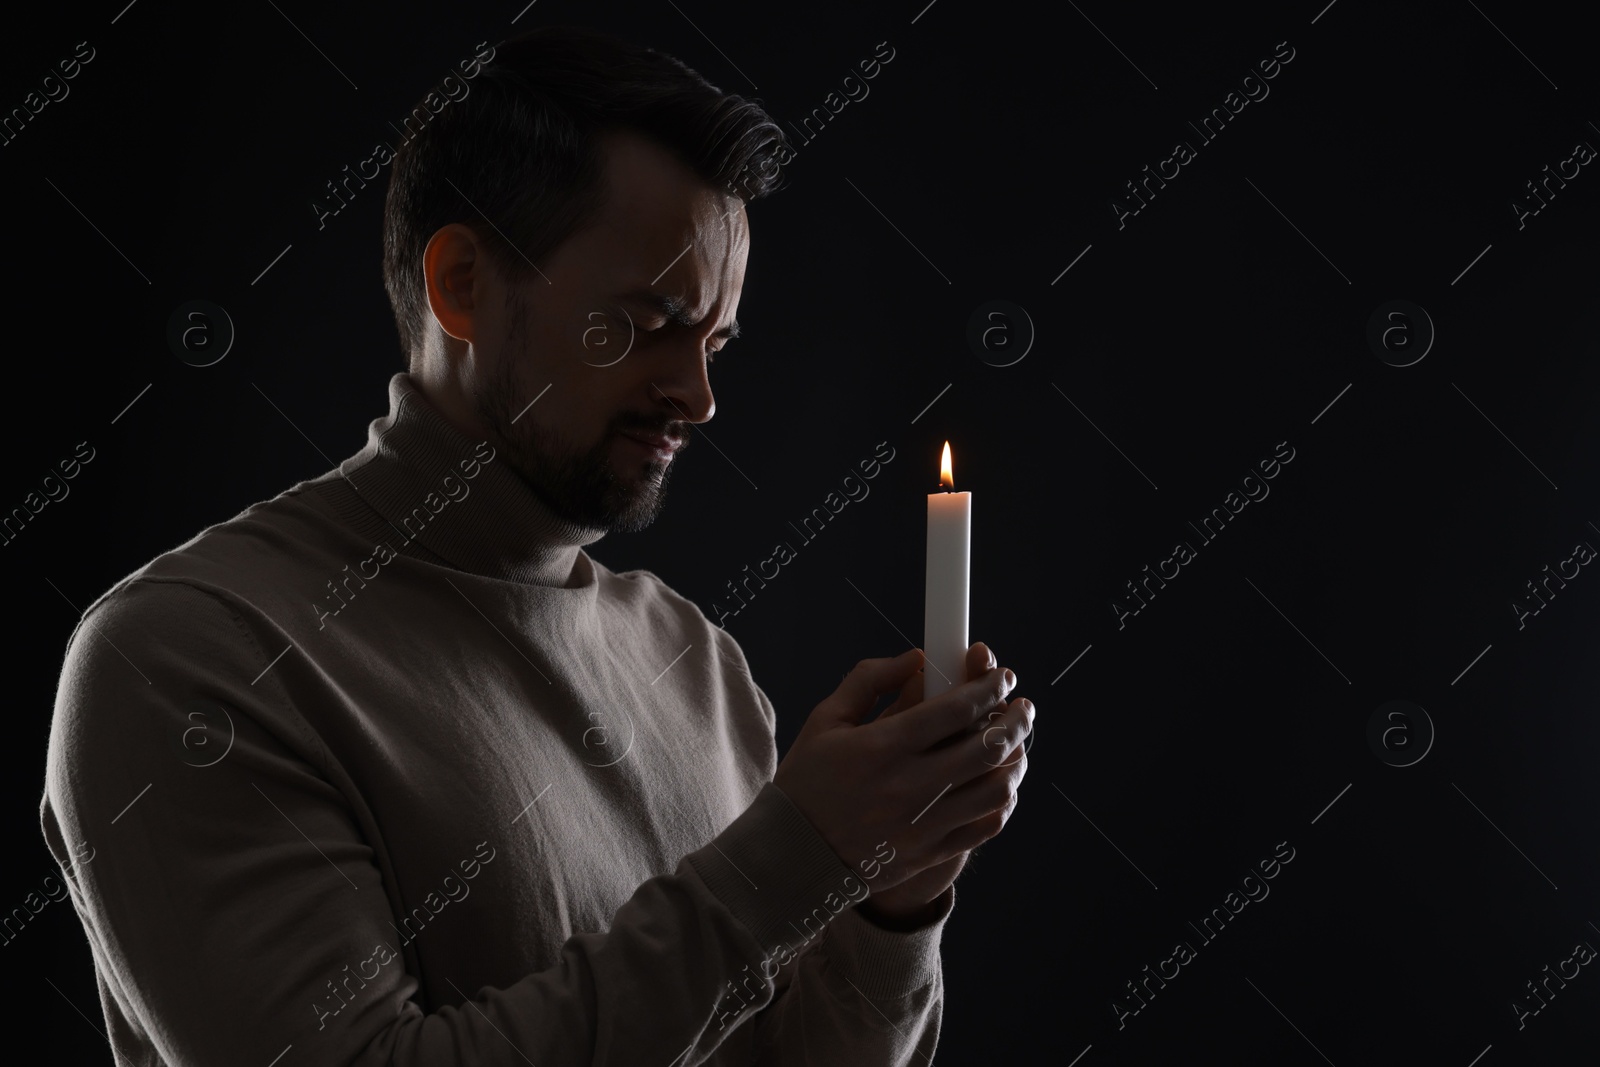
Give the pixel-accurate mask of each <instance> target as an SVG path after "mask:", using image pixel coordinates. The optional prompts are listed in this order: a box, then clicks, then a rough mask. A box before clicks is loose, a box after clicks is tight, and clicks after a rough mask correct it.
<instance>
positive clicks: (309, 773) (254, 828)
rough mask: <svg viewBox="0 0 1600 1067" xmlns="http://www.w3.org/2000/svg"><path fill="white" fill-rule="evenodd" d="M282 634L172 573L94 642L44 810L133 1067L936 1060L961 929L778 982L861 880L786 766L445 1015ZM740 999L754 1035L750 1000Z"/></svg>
mask: <svg viewBox="0 0 1600 1067" xmlns="http://www.w3.org/2000/svg"><path fill="white" fill-rule="evenodd" d="M280 645H283V646H287V645H288V640H287V638H285V637H283V636H282V634H281V632H279V631H275V630H274V629H273V628H272V626H271V623H270V620H263V619H257V618H254V617H253V616H252V617H249V618H247V617H246V616H245V615H244V614H241V613H240V612H238V611H235V610H234V609H233V608H232V607H231V606H230V605H229V603H228V602H227V601H226V600H225V598H224V597H223V596H222V595H220V593H217V592H210V591H206V590H202V589H199V588H196V587H192V586H190V585H187V584H183V583H179V582H175V581H162V580H150V579H141V580H138V581H133V582H130V583H127V584H124V585H122V586H120V587H118V588H117V589H116V590H114V591H113V592H112V593H110V594H108V595H107V596H105V597H102V598H101V599H100V600H99V601H97V602H96V604H95V605H94V606H93V607H91V609H90V611H89V612H88V613H86V614H85V616H84V618H83V619H82V620H81V621H80V623H79V625H78V627H77V629H76V631H75V632H74V634H73V637H72V640H71V642H70V643H69V646H68V649H67V655H66V659H65V662H64V665H63V669H62V674H61V678H60V684H59V687H58V691H57V697H56V704H55V717H54V720H53V723H52V728H51V735H50V746H49V753H48V757H47V766H46V775H45V792H44V797H43V800H42V802H41V821H42V824H43V830H44V835H45V839H46V842H47V844H48V845H49V847H50V849H51V851H52V853H53V854H54V856H55V858H56V860H57V862H58V863H60V864H61V866H62V868H63V872H64V876H65V878H66V879H67V881H68V885H69V889H70V892H71V895H72V899H73V903H74V907H75V908H76V909H77V911H78V914H79V917H80V919H81V921H82V922H83V925H84V927H85V931H86V933H87V934H88V937H89V941H90V944H91V946H92V947H93V948H94V956H95V960H96V966H97V969H98V971H99V977H100V984H101V993H102V1002H103V1007H104V1008H105V1010H106V1013H107V1015H108V1016H114V1018H115V1025H114V1028H113V1029H114V1031H115V1032H116V1033H117V1034H119V1035H121V1040H119V1041H118V1042H117V1048H116V1050H115V1053H116V1056H117V1062H118V1063H119V1064H133V1063H139V1064H140V1065H141V1067H145V1065H150V1064H162V1065H167V1067H210V1065H213V1064H225V1063H226V1064H233V1063H241V1064H248V1063H261V1064H267V1063H278V1064H281V1065H283V1067H289V1065H291V1064H317V1065H329V1067H369V1065H370V1067H376V1065H379V1064H383V1065H389V1067H468V1065H476V1067H491V1065H492V1067H501V1065H504V1067H521V1065H523V1064H527V1063H536V1064H538V1065H539V1067H576V1065H579V1064H584V1065H607V1067H621V1065H635V1064H650V1063H660V1064H663V1065H671V1067H694V1065H696V1064H707V1065H716V1067H723V1065H728V1067H731V1065H733V1064H745V1063H755V1062H762V1063H772V1064H800V1063H804V1062H807V1056H808V1050H809V1055H810V1056H811V1057H812V1061H813V1062H819V1063H820V1062H827V1063H852V1064H863V1065H867V1064H878V1063H884V1064H901V1063H909V1062H912V1059H911V1057H913V1056H916V1055H917V1053H918V1051H921V1052H922V1054H923V1055H927V1054H928V1053H930V1052H931V1049H932V1042H933V1041H934V1040H935V1038H936V1036H937V1026H938V1012H939V1003H940V1001H939V995H940V992H941V991H942V984H941V982H940V977H939V972H938V956H937V928H938V926H939V925H940V924H941V923H942V920H940V923H936V924H934V926H933V927H929V928H927V929H924V930H921V931H912V932H910V933H894V932H891V931H886V930H880V929H877V928H876V927H874V926H872V925H871V924H870V923H868V922H867V921H866V920H865V919H863V918H862V917H860V916H858V915H855V914H854V913H850V914H839V915H837V916H836V917H835V918H834V919H833V921H832V922H830V923H828V924H827V926H828V929H827V933H826V937H821V938H819V939H818V944H816V945H814V946H813V948H812V950H811V951H809V952H807V953H805V955H804V957H803V958H801V959H799V960H796V961H792V965H791V967H790V969H789V972H788V978H787V980H785V981H784V983H783V988H782V990H781V996H780V995H779V994H780V990H779V985H778V982H777V981H775V980H768V976H767V975H763V974H762V973H761V971H762V968H763V966H768V967H769V969H770V964H765V963H764V961H768V960H770V959H771V958H772V957H773V956H774V954H775V953H777V952H778V951H779V949H780V947H781V946H783V945H786V944H792V943H794V942H795V941H796V940H797V936H796V934H797V927H799V926H803V925H804V924H805V920H804V918H803V917H805V916H809V915H811V914H813V913H814V911H815V909H816V908H817V907H818V906H819V902H823V901H825V900H827V899H829V898H830V895H836V894H837V893H838V892H839V891H840V887H841V886H842V885H843V884H844V883H845V882H846V881H847V880H848V879H849V877H850V875H851V871H850V869H849V868H848V867H846V866H845V865H844V864H843V863H842V862H841V861H840V859H839V857H838V856H837V855H835V854H834V853H833V852H832V850H831V849H830V848H829V847H828V845H827V843H826V842H825V841H824V840H823V839H822V837H821V836H820V835H819V834H818V833H817V832H816V830H815V829H814V828H813V827H812V826H811V825H810V823H809V822H807V820H806V819H805V817H804V816H803V815H801V814H800V812H799V811H798V810H797V809H796V808H795V807H794V806H793V805H792V804H791V803H790V802H789V801H788V799H787V797H785V796H784V795H783V793H782V792H781V791H780V790H778V788H777V787H776V786H775V785H773V784H771V783H770V782H769V783H767V784H766V785H765V786H763V787H762V789H761V790H760V792H759V794H758V795H757V796H756V798H755V799H754V801H753V802H752V803H751V804H750V806H749V807H748V808H746V809H745V810H744V811H743V812H742V813H741V814H740V815H739V816H738V818H736V819H735V820H734V821H733V822H732V823H731V824H729V825H728V826H727V827H726V828H725V829H724V830H723V831H722V832H721V833H720V834H718V835H717V836H716V837H715V838H714V839H712V840H711V841H710V842H708V843H707V844H706V845H705V846H703V847H702V848H700V849H698V850H696V851H694V852H692V853H690V854H688V855H687V856H685V857H684V858H683V859H681V860H680V861H679V863H678V864H677V867H676V869H675V870H674V871H673V872H672V873H671V874H663V875H659V876H656V877H652V878H650V879H648V880H646V881H645V882H643V883H642V884H641V885H640V886H639V887H638V888H637V889H636V890H635V891H634V893H633V894H632V896H631V897H630V898H629V899H628V900H626V901H625V902H624V903H623V905H622V906H621V907H620V908H619V909H618V910H617V912H616V913H615V916H614V918H613V921H612V922H611V924H610V926H609V928H608V929H607V930H606V931H605V932H603V933H600V932H584V933H577V934H574V935H572V936H571V937H569V938H568V939H567V941H566V942H565V943H564V944H563V945H562V946H561V948H560V952H559V962H558V963H557V964H556V965H555V966H552V967H550V968H548V969H545V970H542V971H538V972H535V973H531V974H527V975H524V976H522V977H521V978H519V979H518V980H516V981H514V982H511V983H510V984H507V985H504V986H502V987H498V988H496V987H490V986H486V985H477V984H475V983H473V982H472V981H471V979H470V978H467V977H465V976H462V977H459V978H458V977H456V976H451V975H430V976H429V977H430V978H431V980H432V981H433V982H435V983H444V982H448V983H449V984H450V986H452V987H453V988H455V989H456V991H457V992H458V993H459V999H456V1000H454V1002H453V1003H444V1004H440V1005H434V1006H432V1009H431V1010H426V1009H425V1007H424V1005H423V1003H422V1000H423V997H422V996H421V995H420V994H419V988H420V983H419V977H418V975H416V974H412V973H409V972H408V970H407V967H408V965H409V964H408V962H407V960H408V958H409V957H405V956H396V955H394V954H392V953H388V950H387V949H385V948H384V946H385V945H387V944H388V943H390V942H392V941H393V940H394V937H393V931H394V930H395V929H396V927H394V926H393V923H394V922H395V918H396V916H395V914H394V908H393V906H392V905H391V903H390V897H389V895H388V893H387V891H386V878H385V871H386V870H387V864H388V860H387V858H386V852H385V850H384V849H383V848H382V847H381V846H382V842H381V840H378V838H376V837H375V836H374V835H375V834H377V833H379V832H381V831H379V830H377V829H376V828H375V827H373V826H372V825H371V822H370V820H366V821H363V819H362V818H360V817H358V814H357V811H356V805H355V804H354V803H353V801H352V798H351V797H349V796H348V795H347V794H346V792H345V791H344V789H342V788H341V787H340V786H339V785H337V784H335V782H336V781H344V780H343V779H340V778H339V777H338V776H337V775H335V774H333V773H332V770H331V768H332V758H331V756H330V755H329V754H328V753H327V751H326V749H325V748H324V746H323V745H322V742H321V741H320V739H319V737H318V736H317V734H316V733H315V731H314V730H313V729H312V728H311V726H310V725H309V724H308V722H307V720H306V719H305V718H303V717H302V716H301V715H300V714H298V713H297V712H296V710H295V709H294V708H293V707H292V706H289V700H288V697H287V692H286V690H285V689H284V688H283V687H282V686H281V685H279V684H278V683H277V681H276V678H277V676H278V674H277V671H276V670H274V668H273V664H274V663H276V662H277V660H276V659H275V657H278V656H280V655H282V654H283V653H285V652H287V653H288V654H290V655H294V654H295V653H293V652H292V651H290V649H289V648H287V647H279V646H280ZM281 667H282V664H279V668H281ZM207 746H210V747H207ZM344 788H345V789H347V788H349V786H348V782H346V785H345V787H344ZM364 826H365V827H367V829H366V830H364V829H363V827H364ZM375 842H376V843H377V846H376V847H375ZM86 856H88V857H92V859H85V857H86ZM952 899H953V898H952ZM829 906H830V907H831V905H829ZM505 934H506V936H512V932H511V931H509V930H508V931H506V932H505ZM823 940H825V941H826V944H822V943H821V942H822V941H823ZM375 946H376V947H375ZM385 953H388V954H385ZM752 972H754V974H755V975H756V976H757V977H756V978H755V979H754V980H752ZM357 974H359V976H360V977H359V978H354V977H353V976H355V975H357ZM331 977H338V978H340V979H343V981H342V982H341V983H340V985H342V986H343V988H344V989H345V990H349V989H350V988H352V987H351V986H350V985H349V984H348V983H349V982H350V981H352V980H353V981H358V982H360V989H361V990H362V992H361V995H360V997H357V998H353V1000H352V1002H351V1003H350V1004H348V1005H345V1006H344V1009H343V1010H342V1011H340V1012H338V1013H337V1017H336V1018H333V1017H330V1015H331V1014H332V1013H330V1012H329V1011H328V1009H327V1008H326V1007H323V1006H322V1005H332V1004H335V1003H342V1001H336V1000H334V998H335V997H336V996H338V994H339V988H340V987H339V986H336V985H335V983H334V982H333V981H330V980H329V979H330V978H331ZM773 977H776V978H781V977H782V976H781V975H776V976H773ZM736 989H737V990H740V991H742V992H741V993H735V990H736ZM732 997H742V998H743V999H742V1000H740V1001H739V1004H740V1005H741V1007H740V1008H738V1009H736V1012H737V1011H738V1010H748V1011H749V1012H750V1017H749V1018H748V1019H746V1020H745V1021H747V1022H750V1023H752V1025H750V1026H745V1025H741V1024H739V1023H737V1022H734V1021H733V1019H734V1018H736V1017H737V1015H735V1016H729V1015H728V1014H727V1011H728V1009H729V1008H730V1007H733V1006H734V1004H735V1001H733V1000H730V998H732ZM719 1019H720V1020H721V1021H722V1022H723V1023H724V1025H721V1026H719V1025H718V1024H719ZM130 1041H134V1042H136V1043H137V1045H138V1047H134V1048H130V1047H128V1045H129V1042H130ZM920 1058H921V1057H920V1056H919V1057H918V1059H919V1060H920Z"/></svg>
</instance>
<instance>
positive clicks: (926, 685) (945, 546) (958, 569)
mask: <svg viewBox="0 0 1600 1067" xmlns="http://www.w3.org/2000/svg"><path fill="white" fill-rule="evenodd" d="M939 484H940V485H941V486H943V487H944V488H943V491H941V492H938V493H929V494H928V576H927V585H926V587H925V592H924V597H923V626H922V651H923V654H924V655H925V656H926V657H927V663H926V664H925V666H924V667H923V672H922V699H924V700H928V699H930V698H932V697H936V696H938V695H939V694H941V693H943V692H945V691H946V690H948V689H951V688H953V687H955V686H958V685H960V684H961V683H962V682H964V681H966V658H967V579H968V574H969V569H970V568H969V566H968V559H969V553H970V548H971V544H972V494H971V493H956V492H951V490H953V489H954V488H955V484H956V480H955V474H954V472H953V470H952V468H951V464H950V442H949V441H946V442H945V443H944V453H943V455H942V456H941V457H940V462H939Z"/></svg>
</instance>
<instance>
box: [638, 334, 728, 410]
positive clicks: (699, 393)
mask: <svg viewBox="0 0 1600 1067" xmlns="http://www.w3.org/2000/svg"><path fill="white" fill-rule="evenodd" d="M696 343H697V342H696ZM650 386H651V388H650V396H651V399H652V400H654V401H655V402H656V403H657V404H664V405H668V406H669V407H670V408H671V409H672V410H673V413H674V414H675V415H677V417H678V418H680V419H683V420H684V421H685V422H693V423H701V422H708V421H710V419H711V416H713V415H715V414H716V413H717V400H716V397H714V396H713V395H712V394H711V379H710V378H709V377H708V376H707V374H706V359H705V357H704V356H703V355H697V354H695V353H694V352H693V351H692V350H691V351H689V352H687V353H685V354H682V355H679V356H677V357H676V358H674V359H673V360H672V361H671V363H670V364H668V365H667V366H666V368H665V369H664V370H662V371H659V372H658V373H657V374H656V376H655V378H654V379H653V380H652V381H651V383H650Z"/></svg>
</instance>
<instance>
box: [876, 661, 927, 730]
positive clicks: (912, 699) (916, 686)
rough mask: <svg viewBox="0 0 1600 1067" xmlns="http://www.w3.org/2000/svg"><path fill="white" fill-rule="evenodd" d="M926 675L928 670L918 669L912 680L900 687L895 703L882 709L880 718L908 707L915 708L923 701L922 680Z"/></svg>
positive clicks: (879, 714)
mask: <svg viewBox="0 0 1600 1067" xmlns="http://www.w3.org/2000/svg"><path fill="white" fill-rule="evenodd" d="M926 677H927V672H926V671H918V672H917V673H916V674H914V675H912V676H911V680H910V681H908V682H907V683H906V684H905V685H903V686H901V687H900V693H899V695H898V696H896V697H895V699H894V703H893V704H890V705H889V706H888V707H886V708H884V709H883V710H882V711H880V712H879V713H878V718H880V719H883V718H887V717H888V716H890V715H895V714H898V713H899V712H902V711H904V710H905V709H906V708H914V707H916V706H917V705H918V704H920V703H922V693H923V688H922V680H923V679H924V678H926Z"/></svg>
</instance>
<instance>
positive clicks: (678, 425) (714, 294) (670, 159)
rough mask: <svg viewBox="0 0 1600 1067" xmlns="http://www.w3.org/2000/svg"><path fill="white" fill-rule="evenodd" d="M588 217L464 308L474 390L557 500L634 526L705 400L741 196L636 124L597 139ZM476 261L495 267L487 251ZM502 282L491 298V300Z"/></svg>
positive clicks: (735, 287)
mask: <svg viewBox="0 0 1600 1067" xmlns="http://www.w3.org/2000/svg"><path fill="white" fill-rule="evenodd" d="M602 144H603V150H604V156H605V179H604V180H605V181H606V182H607V187H608V189H609V198H608V201H607V203H606V205H605V207H604V208H603V209H602V210H601V212H600V214H599V216H598V217H597V219H596V220H595V221H594V222H593V223H591V224H590V225H589V226H587V227H586V228H584V229H583V230H582V231H581V232H579V233H577V234H575V235H573V236H572V237H571V238H569V239H568V240H567V241H566V242H565V243H563V244H562V245H561V246H560V247H558V248H557V249H556V250H555V252H554V253H553V254H552V255H549V256H547V257H545V260H544V261H543V262H540V263H538V265H537V266H538V269H539V271H540V272H542V275H541V273H533V274H532V275H531V277H530V279H529V280H527V281H525V282H519V283H515V284H511V285H507V284H506V283H505V282H504V280H503V279H500V278H493V279H492V280H491V281H490V284H489V285H488V286H487V287H486V289H485V290H482V292H484V295H485V297H486V298H485V299H484V300H483V301H482V302H481V303H480V305H479V307H478V308H477V310H476V313H475V314H474V319H475V324H474V328H475V334H476V338H477V340H476V341H475V342H474V347H475V348H476V349H477V352H476V353H475V356H476V362H477V364H478V367H477V369H478V374H477V375H475V380H474V383H473V385H474V389H475V393H476V395H475V396H474V397H472V398H470V400H471V402H472V403H474V404H475V408H476V413H477V417H478V421H479V423H480V425H481V427H482V429H483V431H484V433H485V434H486V435H487V436H488V437H489V439H490V441H491V443H493V444H494V445H495V446H496V448H497V449H499V450H501V451H503V452H504V453H506V456H507V459H508V460H509V462H510V463H511V465H512V466H513V467H515V468H516V470H517V471H518V473H519V474H521V475H522V477H523V479H524V480H525V481H527V482H528V484H529V485H530V486H531V487H532V488H533V489H534V490H535V491H536V492H538V494H539V495H540V496H541V497H542V498H543V499H544V500H545V501H546V503H548V504H549V505H550V506H551V507H552V508H553V509H554V510H555V511H556V512H557V514H559V515H561V516H562V517H563V518H566V519H568V520H569V521H572V522H576V523H580V524H582V525H586V526H591V527H601V528H604V529H607V530H616V531H636V530H642V529H643V528H644V527H646V526H648V525H649V524H650V523H651V522H653V521H654V520H655V518H656V516H657V515H658V514H659V513H660V511H661V506H662V502H663V500H664V498H665V492H666V484H667V478H668V474H669V472H670V471H671V469H672V466H673V465H674V464H675V463H677V462H679V461H678V460H677V459H675V458H673V456H672V455H671V454H670V453H663V452H661V451H658V450H657V448H655V447H652V446H651V445H650V444H647V443H641V442H639V441H636V440H634V439H632V437H630V436H629V435H645V436H646V437H649V436H651V435H661V436H663V437H667V438H671V439H674V440H675V441H676V442H680V443H681V444H687V443H688V440H689V424H690V423H701V422H705V421H707V420H708V419H710V418H711V416H712V414H713V413H714V412H715V411H716V401H715V400H714V398H713V397H712V395H711V383H710V381H709V380H708V378H707V368H706V364H707V362H708V360H709V354H710V353H712V352H715V351H716V350H717V349H719V348H721V347H722V346H723V345H724V344H726V343H727V341H728V340H729V339H730V337H731V335H732V334H734V333H735V332H736V330H737V323H736V321H735V317H734V316H735V313H736V312H737V310H738V306H739V292H740V289H741V288H742V287H743V284H744V270H745V260H746V257H747V256H748V254H749V249H750V237H749V229H748V220H747V218H746V215H745V211H744V206H743V204H742V203H741V201H740V200H739V199H738V198H737V197H733V196H730V195H726V194H723V193H721V192H720V191H718V190H717V189H715V188H714V187H712V186H709V185H706V184H704V183H703V182H701V180H700V179H699V178H698V176H696V175H695V174H694V172H693V171H691V170H690V169H689V168H688V167H687V166H685V165H684V164H683V163H681V162H679V161H678V160H677V158H676V157H674V156H672V155H671V154H670V153H669V152H668V151H667V150H666V149H664V148H661V147H659V146H657V145H656V144H655V143H654V142H653V141H650V140H647V139H646V138H644V137H642V136H640V135H637V134H632V133H611V134H607V135H605V136H604V137H603V140H602ZM481 266H483V267H486V268H488V270H489V272H490V273H491V274H492V273H493V270H492V267H490V266H489V265H488V264H487V261H485V262H484V263H483V264H481ZM496 294H498V297H499V298H498V299H496Z"/></svg>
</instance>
